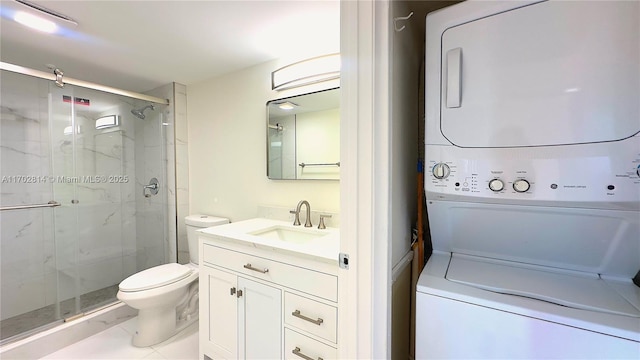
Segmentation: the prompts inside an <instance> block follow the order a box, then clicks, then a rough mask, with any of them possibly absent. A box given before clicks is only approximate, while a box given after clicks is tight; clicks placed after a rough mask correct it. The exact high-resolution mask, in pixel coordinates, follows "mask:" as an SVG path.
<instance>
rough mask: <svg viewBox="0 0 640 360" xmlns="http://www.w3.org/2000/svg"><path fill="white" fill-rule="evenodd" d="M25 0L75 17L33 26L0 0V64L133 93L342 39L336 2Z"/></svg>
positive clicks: (332, 46) (328, 47)
mask: <svg viewBox="0 0 640 360" xmlns="http://www.w3.org/2000/svg"><path fill="white" fill-rule="evenodd" d="M32 2H34V3H36V4H38V5H40V6H43V7H45V8H47V9H50V10H53V11H55V12H58V13H61V14H64V15H66V16H68V17H70V18H72V19H74V20H75V21H76V22H77V23H78V25H77V26H72V25H70V24H68V23H65V22H59V23H58V24H59V25H60V26H63V27H64V29H63V30H64V31H63V32H62V33H60V34H56V35H50V34H45V33H41V32H38V31H36V30H32V29H30V28H27V27H24V26H22V25H20V24H18V23H16V22H14V21H13V20H12V19H11V16H12V14H13V13H14V12H15V11H16V10H17V9H21V10H22V9H28V8H27V7H25V6H24V5H22V4H19V3H17V2H15V1H13V0H1V1H0V6H1V9H0V10H1V11H0V15H1V17H0V59H1V60H2V61H3V62H8V63H12V64H16V65H20V66H24V67H28V68H32V69H36V70H41V71H50V70H49V69H47V67H46V65H47V64H54V65H55V66H56V67H58V68H60V69H61V70H63V71H64V74H65V76H68V77H71V78H75V79H80V80H85V81H90V82H94V83H98V84H102V85H107V86H112V87H117V88H121V89H125V90H130V91H136V92H145V91H148V90H151V89H153V88H156V87H158V86H161V85H164V84H167V83H170V82H174V81H175V82H178V83H182V84H185V85H190V84H194V83H198V82H201V81H204V80H207V79H210V78H213V77H216V76H220V75H222V74H227V73H231V72H234V71H237V70H240V69H243V68H246V67H250V66H253V65H257V64H260V63H263V62H266V61H269V60H273V59H286V60H291V61H295V60H300V59H304V58H308V57H312V56H317V55H322V54H327V53H334V52H338V51H339V47H340V46H339V44H340V13H339V12H340V3H339V1H338V0H322V1H306V0H293V1H277V0H262V1H243V0H228V1H213V0H211V1H117V0H102V1H53V0H49V1H47V0H34V1H32Z"/></svg>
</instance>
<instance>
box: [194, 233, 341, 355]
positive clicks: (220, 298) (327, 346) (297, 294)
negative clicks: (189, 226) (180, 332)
mask: <svg viewBox="0 0 640 360" xmlns="http://www.w3.org/2000/svg"><path fill="white" fill-rule="evenodd" d="M200 244H201V245H200V246H201V248H200V250H201V253H200V254H201V255H202V258H201V263H200V358H201V359H203V358H204V359H206V357H208V358H211V359H220V358H224V359H266V358H268V359H296V360H300V359H307V360H308V359H314V360H315V359H318V358H322V359H325V360H326V359H335V358H336V357H337V346H338V344H337V338H338V331H337V321H338V304H337V299H338V276H337V275H338V274H337V268H338V265H337V261H336V262H335V264H329V263H327V262H322V261H316V260H313V259H310V258H301V257H297V256H295V254H286V253H285V254H283V253H280V252H278V251H273V250H269V249H261V248H258V247H253V246H247V245H242V244H235V243H233V242H229V241H225V240H221V239H217V238H215V237H213V236H201V242H200ZM205 356H206V357H205Z"/></svg>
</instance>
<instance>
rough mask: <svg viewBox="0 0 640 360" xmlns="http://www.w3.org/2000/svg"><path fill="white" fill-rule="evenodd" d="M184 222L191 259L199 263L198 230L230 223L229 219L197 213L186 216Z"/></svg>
mask: <svg viewBox="0 0 640 360" xmlns="http://www.w3.org/2000/svg"><path fill="white" fill-rule="evenodd" d="M184 223H185V225H186V226H187V245H188V246H189V257H190V261H191V262H192V263H194V264H199V259H200V257H199V254H198V234H197V233H196V230H198V229H204V228H208V227H212V226H217V225H223V224H228V223H229V219H226V218H221V217H216V216H211V215H201V214H195V215H189V216H187V217H185V218H184Z"/></svg>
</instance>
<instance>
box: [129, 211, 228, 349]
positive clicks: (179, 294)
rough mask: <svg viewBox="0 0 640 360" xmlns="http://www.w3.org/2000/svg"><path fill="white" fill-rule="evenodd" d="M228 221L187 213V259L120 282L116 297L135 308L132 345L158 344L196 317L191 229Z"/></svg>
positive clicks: (194, 236)
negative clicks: (136, 312)
mask: <svg viewBox="0 0 640 360" xmlns="http://www.w3.org/2000/svg"><path fill="white" fill-rule="evenodd" d="M228 222H229V220H228V219H224V218H219V217H213V216H208V215H190V216H187V217H186V218H185V223H186V225H187V239H188V247H189V255H190V259H191V262H190V263H189V264H186V265H181V264H177V263H170V264H164V265H159V266H155V267H152V268H149V269H146V270H143V271H141V272H138V273H136V274H133V275H131V276H129V277H128V278H126V279H124V280H123V281H122V282H121V283H120V286H119V291H118V295H117V297H118V299H119V300H120V301H122V302H124V303H125V304H127V305H129V306H131V307H132V308H134V309H138V323H137V329H136V332H135V334H134V335H133V345H134V346H138V347H147V346H151V345H154V344H158V343H160V342H162V341H164V340H166V339H168V338H170V337H171V336H173V335H174V334H176V333H177V332H178V331H180V330H182V329H184V328H185V327H187V326H189V325H191V324H192V323H193V322H194V321H196V320H197V319H198V246H197V244H198V240H197V234H196V232H195V231H196V230H197V229H200V228H207V227H211V226H216V225H222V224H227V223H228Z"/></svg>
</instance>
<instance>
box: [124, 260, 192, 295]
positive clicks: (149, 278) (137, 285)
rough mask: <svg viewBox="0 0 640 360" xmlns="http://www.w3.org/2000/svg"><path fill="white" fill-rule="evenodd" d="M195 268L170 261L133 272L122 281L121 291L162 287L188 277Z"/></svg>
mask: <svg viewBox="0 0 640 360" xmlns="http://www.w3.org/2000/svg"><path fill="white" fill-rule="evenodd" d="M193 272H194V269H192V268H191V267H188V266H184V265H181V264H176V263H170V264H164V265H159V266H155V267H152V268H150V269H147V270H144V271H141V272H139V273H136V274H133V275H131V276H129V277H128V278H126V279H124V280H123V281H122V282H121V283H120V291H124V292H136V291H144V290H149V289H154V288H158V287H162V286H165V285H168V284H171V283H174V282H177V281H180V280H182V279H185V278H187V277H188V276H189V275H191V274H192V273H193Z"/></svg>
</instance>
